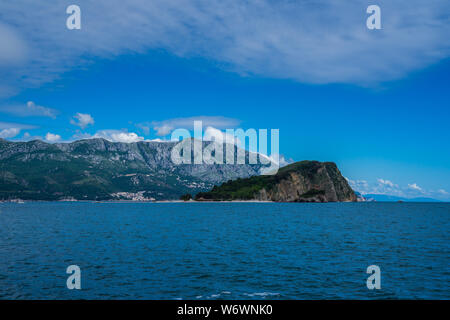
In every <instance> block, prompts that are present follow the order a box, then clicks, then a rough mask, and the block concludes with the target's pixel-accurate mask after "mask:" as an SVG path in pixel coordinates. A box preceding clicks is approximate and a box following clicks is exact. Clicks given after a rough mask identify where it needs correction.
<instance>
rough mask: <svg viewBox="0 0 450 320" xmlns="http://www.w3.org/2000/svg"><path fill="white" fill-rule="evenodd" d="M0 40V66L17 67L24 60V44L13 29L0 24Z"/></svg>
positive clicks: (25, 50)
mask: <svg viewBox="0 0 450 320" xmlns="http://www.w3.org/2000/svg"><path fill="white" fill-rule="evenodd" d="M0 39H1V40H0V44H1V45H0V66H2V67H3V66H11V65H17V64H20V63H22V62H23V61H24V60H25V59H26V56H25V53H26V52H27V51H28V50H27V48H26V44H25V42H24V40H23V39H22V37H21V36H20V34H19V33H18V32H17V31H16V30H15V29H13V28H12V27H9V26H7V25H5V24H3V23H0Z"/></svg>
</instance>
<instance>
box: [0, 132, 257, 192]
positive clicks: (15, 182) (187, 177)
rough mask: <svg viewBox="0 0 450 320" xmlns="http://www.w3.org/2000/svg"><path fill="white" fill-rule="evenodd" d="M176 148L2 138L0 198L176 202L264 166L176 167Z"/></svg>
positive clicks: (163, 144) (169, 144) (166, 144)
mask: <svg viewBox="0 0 450 320" xmlns="http://www.w3.org/2000/svg"><path fill="white" fill-rule="evenodd" d="M175 144H176V142H136V143H119V142H110V141H107V140H104V139H86V140H79V141H75V142H71V143H54V144H49V143H45V142H43V141H40V140H34V141H30V142H11V141H6V140H3V139H0V200H8V199H23V200H62V199H66V200H67V199H76V200H113V199H118V200H173V199H179V197H180V196H181V195H183V194H186V193H191V194H196V193H197V192H200V191H207V190H210V189H211V188H212V187H213V186H214V185H217V184H221V183H223V182H225V181H228V180H234V179H237V178H246V177H250V176H253V175H258V174H260V173H261V172H260V170H262V169H263V168H264V165H262V164H260V163H258V164H252V165H251V164H244V165H238V164H234V165H228V164H227V165H218V164H211V165H209V164H179V165H175V164H174V163H173V162H172V161H171V150H172V148H173V147H174V146H175ZM203 144H204V146H206V145H207V144H208V143H207V142H203ZM235 148H236V147H235ZM235 150H237V149H235ZM235 154H236V152H235ZM248 155H249V153H248V152H246V158H247V159H248ZM246 163H248V161H247V162H246Z"/></svg>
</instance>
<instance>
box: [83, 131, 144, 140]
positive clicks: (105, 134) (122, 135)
mask: <svg viewBox="0 0 450 320" xmlns="http://www.w3.org/2000/svg"><path fill="white" fill-rule="evenodd" d="M91 138H103V139H106V140H108V141H111V142H125V143H131V142H139V141H144V137H140V136H138V135H137V134H136V133H134V132H127V131H120V130H101V131H98V132H97V133H96V134H95V135H93V136H92V137H91Z"/></svg>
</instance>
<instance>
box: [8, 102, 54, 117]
mask: <svg viewBox="0 0 450 320" xmlns="http://www.w3.org/2000/svg"><path fill="white" fill-rule="evenodd" d="M0 112H3V113H8V114H12V115H14V116H18V117H49V118H52V119H55V118H56V115H57V113H58V111H57V110H55V109H52V108H47V107H43V106H39V105H36V104H35V103H34V102H33V101H28V102H27V103H26V104H18V105H9V106H1V107H0Z"/></svg>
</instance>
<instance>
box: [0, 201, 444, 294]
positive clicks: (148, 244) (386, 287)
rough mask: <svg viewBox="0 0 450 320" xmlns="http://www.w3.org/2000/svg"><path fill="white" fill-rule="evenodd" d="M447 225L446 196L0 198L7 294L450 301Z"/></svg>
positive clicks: (0, 257) (0, 250)
mask: <svg viewBox="0 0 450 320" xmlns="http://www.w3.org/2000/svg"><path fill="white" fill-rule="evenodd" d="M449 227H450V204H417V203H415V204H410V203H333V204H305V203H299V204H274V203H159V204H157V203H142V204H139V203H115V204H114V203H106V204H104V203H103V204H102V203H25V204H5V203H3V204H0V298H2V299H54V298H56V299H79V298H82V299H264V298H266V299H269V298H270V299H342V298H354V299H380V298H383V299H386V298H394V299H396V298H407V299H410V298H411V299H416V298H434V299H449V298H450V285H449V281H450V269H449V264H450V245H449V240H450V236H449V230H450V229H449ZM72 264H75V265H78V266H80V268H81V278H82V281H81V286H82V289H81V290H68V289H67V288H66V279H67V277H68V275H67V274H66V268H67V266H69V265H72ZM373 264H375V265H378V266H379V267H380V268H381V289H380V290H368V289H367V287H366V279H367V277H368V276H369V275H368V274H366V268H367V267H368V266H369V265H373Z"/></svg>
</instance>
